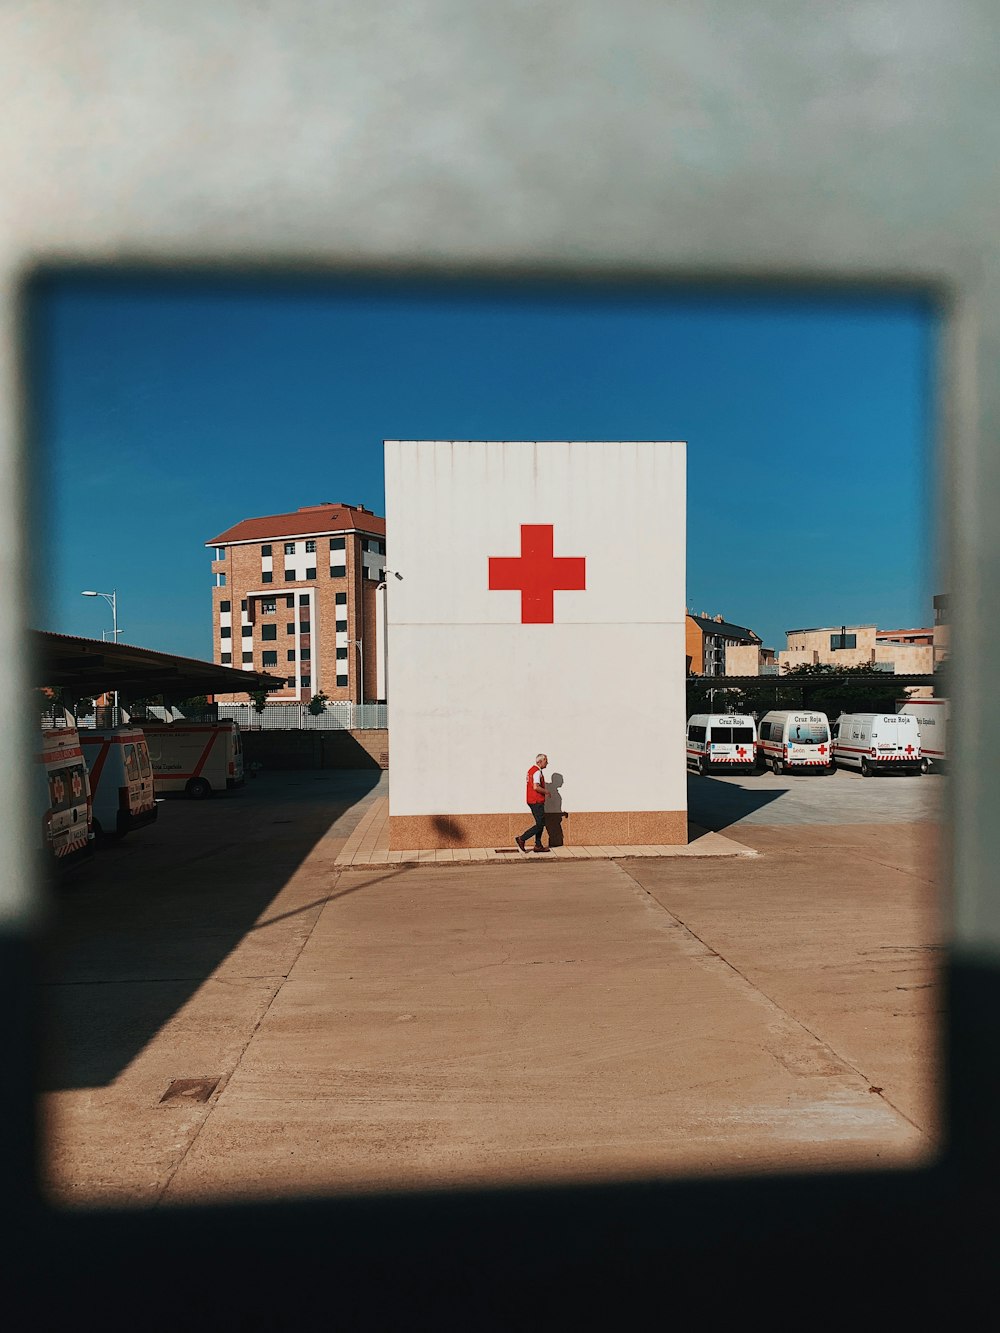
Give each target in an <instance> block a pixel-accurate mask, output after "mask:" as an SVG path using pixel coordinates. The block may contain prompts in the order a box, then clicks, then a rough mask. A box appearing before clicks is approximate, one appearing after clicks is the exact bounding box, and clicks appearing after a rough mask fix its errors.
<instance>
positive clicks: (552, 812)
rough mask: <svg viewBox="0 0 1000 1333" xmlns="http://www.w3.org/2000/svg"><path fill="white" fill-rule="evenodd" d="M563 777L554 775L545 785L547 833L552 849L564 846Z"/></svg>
mask: <svg viewBox="0 0 1000 1333" xmlns="http://www.w3.org/2000/svg"><path fill="white" fill-rule="evenodd" d="M563 781H564V778H563V775H562V774H561V773H552V774H550V775H549V779H548V781H547V782H546V784H545V831H546V833H547V834H548V838H549V846H550V847H561V846H562V845H563V819H564V817H565V816H564V812H563V802H562V791H561V788H562V785H563Z"/></svg>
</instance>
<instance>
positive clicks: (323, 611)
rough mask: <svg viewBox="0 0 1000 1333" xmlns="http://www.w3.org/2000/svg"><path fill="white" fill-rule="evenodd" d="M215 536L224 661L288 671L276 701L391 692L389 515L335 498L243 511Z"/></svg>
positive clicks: (355, 698) (216, 602) (216, 622)
mask: <svg viewBox="0 0 1000 1333" xmlns="http://www.w3.org/2000/svg"><path fill="white" fill-rule="evenodd" d="M205 545H206V546H207V547H209V548H210V549H211V550H212V552H213V559H212V573H213V575H214V576H215V586H214V587H213V588H212V649H213V653H212V656H213V660H214V661H216V662H219V663H221V664H222V665H224V666H241V667H244V668H250V667H252V668H254V669H255V670H260V671H267V672H269V673H270V674H271V675H277V676H283V677H284V679H285V685H284V687H283V688H281V689H279V690H276V691H275V692H274V693H273V694H271V695H270V696H269V697H270V699H271V700H273V701H274V702H282V701H288V702H290V703H292V702H300V703H307V702H308V701H309V700H310V699H311V698H312V696H313V695H314V694H319V693H323V694H325V695H327V697H328V698H330V699H333V700H348V701H351V702H353V703H365V702H370V701H372V700H375V699H378V698H380V697H382V691H383V690H384V684H383V673H382V663H383V657H384V643H385V638H384V617H383V616H382V614H381V608H382V607H383V606H384V600H383V598H382V596H380V594H379V590H380V589H384V577H385V519H384V518H380V517H379V516H378V515H377V514H373V513H372V512H371V510H370V509H366V508H365V506H364V505H356V504H333V503H331V502H325V503H323V504H317V505H306V506H305V507H304V508H301V509H296V510H295V511H294V513H288V514H269V515H266V516H264V517H262V518H247V519H243V520H242V521H241V522H239V523H236V524H234V526H233V527H231V528H226V529H225V531H224V532H220V533H219V535H218V536H217V537H213V538H212V540H211V541H209V542H206V543H205ZM218 697H219V699H220V700H221V699H223V696H222V695H219V696H218Z"/></svg>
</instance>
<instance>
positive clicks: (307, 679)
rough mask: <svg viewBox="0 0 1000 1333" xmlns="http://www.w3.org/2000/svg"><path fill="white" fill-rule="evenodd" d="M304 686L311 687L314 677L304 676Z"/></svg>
mask: <svg viewBox="0 0 1000 1333" xmlns="http://www.w3.org/2000/svg"><path fill="white" fill-rule="evenodd" d="M302 684H303V685H311V684H312V676H303V677H302Z"/></svg>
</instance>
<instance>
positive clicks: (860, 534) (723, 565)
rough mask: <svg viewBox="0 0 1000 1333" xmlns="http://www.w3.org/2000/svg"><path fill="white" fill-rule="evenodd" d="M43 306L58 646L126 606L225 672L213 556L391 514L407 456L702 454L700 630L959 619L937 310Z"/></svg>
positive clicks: (306, 286) (315, 284)
mask: <svg viewBox="0 0 1000 1333" xmlns="http://www.w3.org/2000/svg"><path fill="white" fill-rule="evenodd" d="M30 309H31V315H32V323H31V328H32V336H31V343H30V363H29V365H30V381H31V393H32V401H33V407H34V412H35V422H36V428H35V430H36V434H35V440H34V442H33V443H34V448H33V457H34V459H35V461H36V469H37V471H36V476H37V481H38V495H39V506H40V513H41V515H42V518H43V523H44V525H45V526H47V532H46V533H45V543H44V547H41V548H37V547H36V550H41V551H44V555H43V556H42V557H41V563H40V564H39V565H38V567H37V570H36V572H37V575H38V577H39V580H40V584H41V586H42V590H43V592H42V606H43V610H42V613H41V614H40V615H39V616H38V617H37V624H38V626H39V627H40V628H46V629H53V630H58V631H61V632H63V633H74V634H87V635H91V636H93V637H95V638H100V636H101V631H102V629H104V628H109V627H110V609H109V608H108V607H107V605H106V603H105V602H103V601H101V600H100V599H85V598H82V597H81V596H80V591H81V590H82V589H84V588H98V589H101V590H107V591H110V590H111V589H112V588H116V589H117V591H118V597H119V624H120V625H121V626H122V627H123V629H124V631H125V632H124V634H123V635H122V638H123V640H124V641H126V642H130V643H137V644H143V645H145V646H148V647H154V648H160V649H163V650H165V651H171V652H177V653H181V654H185V655H190V656H196V657H209V656H210V655H211V615H210V607H211V594H210V591H209V590H210V587H211V583H212V578H211V575H210V572H209V562H210V558H211V553H210V552H209V551H207V550H205V549H204V545H203V543H204V542H206V541H208V540H209V539H210V538H212V537H214V536H215V535H216V534H217V533H218V532H221V531H222V530H223V529H225V528H227V527H229V526H231V525H232V524H233V523H235V522H237V521H238V520H240V519H242V518H249V517H252V516H255V515H259V514H269V513H278V512H282V511H285V510H291V509H296V508H298V507H299V506H301V505H306V504H316V503H319V502H321V501H324V500H332V501H349V502H354V503H361V504H364V505H366V506H368V507H369V508H371V509H374V510H375V511H376V512H379V513H381V512H383V499H384V492H383V480H382V449H381V442H382V440H383V439H392V438H396V439H400V438H401V439H414V438H430V439H557V440H567V439H580V440H585V439H591V440H607V439H667V440H678V439H680V440H686V441H687V442H688V525H689V527H688V583H687V586H688V605H689V606H690V608H691V609H692V611H695V612H700V611H702V610H705V611H708V613H709V614H710V615H714V614H715V613H717V612H718V613H721V614H722V615H724V616H725V617H726V618H727V619H730V620H734V621H736V622H737V623H738V624H743V625H749V626H750V627H751V628H753V629H755V630H756V631H757V632H758V633H759V634H761V635H762V636H763V638H764V641H765V643H767V644H768V645H770V646H773V647H775V648H783V647H784V646H785V635H784V631H785V630H786V629H788V628H793V627H794V628H797V627H800V626H808V625H826V624H831V625H839V624H842V623H848V624H849V623H852V622H854V623H866V622H876V623H877V624H878V625H879V626H881V627H882V628H898V627H901V626H916V625H923V624H928V623H930V622H931V614H932V613H931V603H930V599H931V596H932V595H933V593H934V592H935V591H940V589H937V588H936V587H935V586H934V582H933V577H934V558H933V549H932V548H933V540H932V514H931V510H930V498H931V495H932V493H933V489H934V487H933V478H932V471H931V467H930V458H931V434H932V425H933V403H932V388H933V386H932V378H931V369H932V358H933V354H934V342H935V338H936V335H937V326H936V323H935V317H934V315H933V313H932V311H931V310H930V308H929V307H928V306H927V304H926V303H924V302H922V301H921V300H919V299H918V298H917V297H911V296H907V295H905V294H896V295H894V294H885V293H883V294H872V293H869V294H858V293H855V294H845V293H843V292H841V293H839V294H820V293H817V292H812V293H809V292H802V291H800V292H797V293H789V294H779V293H774V292H771V293H766V292H763V291H761V292H754V291H748V290H743V291H742V292H740V293H733V292H730V293H728V294H727V293H722V292H718V291H715V292H711V291H693V290H689V291H684V292H681V291H678V290H677V289H669V288H659V289H653V288H650V287H645V288H638V287H637V288H634V289H627V288H621V287H618V288H615V287H589V288H580V287H577V288H575V289H573V288H570V287H562V288H558V287H547V288H546V287H541V286H539V285H537V284H536V285H533V286H529V285H521V286H514V285H511V284H507V285H504V286H501V285H498V284H494V285H484V284H478V285H470V286H465V287H459V286H457V285H454V284H451V285H445V284H441V283H439V284H433V283H429V282H417V281H411V282H407V283H406V284H405V285H404V284H403V282H402V281H401V280H397V281H389V280H379V281H375V280H370V279H369V280H361V279H359V280H355V281H344V280H339V281H333V280H325V279H312V280H309V281H305V280H299V281H296V282H291V281H285V282H278V281H270V282H266V281H264V280H262V279H253V280H250V279H244V280H241V281H237V280H232V281H228V280H227V281H222V280H219V279H215V280H201V279H196V278H184V279H180V278H168V277H158V278H139V277H134V276H133V277H126V278H122V277H115V278H107V277H98V276H96V275H88V276H83V277H81V276H75V277H74V276H67V277H63V278H60V279H55V278H52V279H48V280H46V281H45V282H43V283H38V284H36V287H35V290H34V292H33V296H32V299H31V306H30ZM889 525H891V527H890V526H889ZM388 541H389V546H390V549H391V542H392V534H391V533H389V534H388Z"/></svg>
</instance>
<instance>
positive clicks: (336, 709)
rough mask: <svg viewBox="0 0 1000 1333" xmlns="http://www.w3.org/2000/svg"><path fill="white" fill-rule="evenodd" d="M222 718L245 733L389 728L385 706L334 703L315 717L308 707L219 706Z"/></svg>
mask: <svg viewBox="0 0 1000 1333" xmlns="http://www.w3.org/2000/svg"><path fill="white" fill-rule="evenodd" d="M218 709H219V717H220V718H227V717H231V718H235V720H236V721H237V722H238V723H239V724H240V729H241V730H242V731H371V730H375V729H378V728H385V726H386V725H387V724H386V706H385V704H352V703H330V704H327V705H326V707H325V708H324V710H323V712H322V713H319V714H317V715H316V716H313V714H312V713H310V711H309V709H308V708H307V707H306V706H305V704H265V705H264V711H263V713H258V712H257V710H256V708H254V706H253V704H219V705H218Z"/></svg>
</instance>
